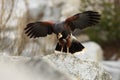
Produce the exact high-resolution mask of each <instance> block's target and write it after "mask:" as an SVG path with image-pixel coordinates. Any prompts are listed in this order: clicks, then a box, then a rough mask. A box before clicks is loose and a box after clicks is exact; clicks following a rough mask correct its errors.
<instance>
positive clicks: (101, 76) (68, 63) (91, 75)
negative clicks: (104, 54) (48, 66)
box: [43, 53, 111, 80]
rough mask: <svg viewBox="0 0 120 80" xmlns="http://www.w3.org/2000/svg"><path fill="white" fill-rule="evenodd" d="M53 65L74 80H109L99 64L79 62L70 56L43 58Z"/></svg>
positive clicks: (58, 55) (108, 76)
mask: <svg viewBox="0 0 120 80" xmlns="http://www.w3.org/2000/svg"><path fill="white" fill-rule="evenodd" d="M43 58H44V59H46V60H48V61H50V62H51V63H54V65H55V66H56V67H57V68H58V69H59V70H61V71H63V72H67V73H69V74H70V75H71V76H72V77H75V78H76V80H111V76H110V75H109V74H108V73H106V72H105V71H104V69H103V68H102V67H101V65H100V64H98V63H96V62H92V61H87V60H81V59H79V58H77V57H75V56H74V55H72V54H62V53H61V54H52V55H48V56H45V57H43Z"/></svg>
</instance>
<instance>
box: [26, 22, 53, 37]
mask: <svg viewBox="0 0 120 80" xmlns="http://www.w3.org/2000/svg"><path fill="white" fill-rule="evenodd" d="M24 30H25V33H26V34H27V36H29V37H30V38H37V37H45V36H47V35H48V34H52V33H53V23H49V22H34V23H29V24H27V26H26V28H25V29H24Z"/></svg>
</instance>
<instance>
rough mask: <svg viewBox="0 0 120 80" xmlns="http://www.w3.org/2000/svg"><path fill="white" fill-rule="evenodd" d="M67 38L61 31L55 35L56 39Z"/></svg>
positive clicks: (66, 34) (65, 33) (64, 32)
mask: <svg viewBox="0 0 120 80" xmlns="http://www.w3.org/2000/svg"><path fill="white" fill-rule="evenodd" d="M67 36H68V33H67V32H66V31H63V32H60V33H58V34H57V38H58V39H66V38H67Z"/></svg>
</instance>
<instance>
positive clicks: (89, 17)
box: [65, 11, 100, 31]
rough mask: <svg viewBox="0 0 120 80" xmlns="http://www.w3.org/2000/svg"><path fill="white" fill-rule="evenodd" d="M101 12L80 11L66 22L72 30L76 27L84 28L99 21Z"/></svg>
mask: <svg viewBox="0 0 120 80" xmlns="http://www.w3.org/2000/svg"><path fill="white" fill-rule="evenodd" d="M99 20H100V14H99V13H98V12H94V11H85V12H83V13H78V14H76V15H73V16H71V17H69V18H67V19H66V20H65V23H66V24H67V25H68V26H69V27H70V28H71V30H72V31H74V30H75V29H80V30H81V29H84V28H86V27H90V26H93V25H96V24H97V23H99Z"/></svg>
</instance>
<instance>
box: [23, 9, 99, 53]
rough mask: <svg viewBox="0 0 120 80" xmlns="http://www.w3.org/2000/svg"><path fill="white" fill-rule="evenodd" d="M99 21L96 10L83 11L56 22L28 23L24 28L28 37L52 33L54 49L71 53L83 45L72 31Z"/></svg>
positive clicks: (82, 47) (79, 49)
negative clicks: (55, 38)
mask: <svg viewBox="0 0 120 80" xmlns="http://www.w3.org/2000/svg"><path fill="white" fill-rule="evenodd" d="M99 21H100V14H99V13H98V12H95V11H84V12H82V13H78V14H75V15H73V16H71V17H69V18H67V19H66V20H64V21H62V22H58V23H54V22H49V21H39V22H33V23H29V24H27V26H26V28H25V29H24V30H25V33H26V34H27V36H29V37H30V38H38V37H45V36H47V35H50V34H52V33H54V34H56V35H57V39H58V43H57V45H56V48H55V50H56V51H61V52H66V53H71V54H73V53H75V52H79V51H82V50H83V49H84V46H83V45H82V44H81V43H80V42H79V41H78V40H77V39H76V38H75V37H74V36H73V35H72V33H73V31H74V30H75V29H80V30H82V29H85V28H87V27H91V26H94V25H96V24H97V23H99Z"/></svg>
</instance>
